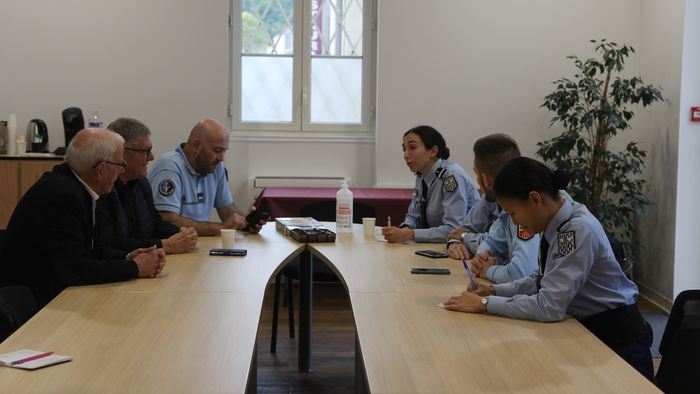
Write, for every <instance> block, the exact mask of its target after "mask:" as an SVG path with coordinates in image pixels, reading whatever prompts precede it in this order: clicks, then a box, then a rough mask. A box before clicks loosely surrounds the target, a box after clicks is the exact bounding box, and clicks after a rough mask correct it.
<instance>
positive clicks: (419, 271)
mask: <svg viewBox="0 0 700 394" xmlns="http://www.w3.org/2000/svg"><path fill="white" fill-rule="evenodd" d="M411 273H412V274H428V275H449V274H450V270H449V269H448V268H418V267H413V268H411Z"/></svg>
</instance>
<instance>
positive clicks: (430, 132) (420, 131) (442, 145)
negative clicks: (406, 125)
mask: <svg viewBox="0 0 700 394" xmlns="http://www.w3.org/2000/svg"><path fill="white" fill-rule="evenodd" d="M410 133H413V134H415V135H417V136H418V138H420V140H421V141H422V142H423V145H424V146H425V149H428V150H430V149H431V148H432V147H433V146H437V148H438V152H437V158H438V159H448V158H449V157H450V149H449V148H448V147H447V143H446V142H445V139H444V138H442V134H440V132H439V131H437V130H435V129H434V128H433V127H431V126H417V127H414V128H412V129H410V130H408V131H407V132H405V133H404V134H403V136H404V138H405V137H406V136H407V135H408V134H410Z"/></svg>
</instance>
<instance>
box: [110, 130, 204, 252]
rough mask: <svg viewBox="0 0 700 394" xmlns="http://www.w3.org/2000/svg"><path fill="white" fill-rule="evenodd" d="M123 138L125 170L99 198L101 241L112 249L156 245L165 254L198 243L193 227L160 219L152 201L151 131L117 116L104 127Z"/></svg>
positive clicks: (189, 248)
mask: <svg viewBox="0 0 700 394" xmlns="http://www.w3.org/2000/svg"><path fill="white" fill-rule="evenodd" d="M107 128H108V129H109V130H112V131H114V132H115V133H117V134H119V135H121V136H122V138H124V158H125V159H126V167H125V168H124V172H122V173H121V174H119V177H118V178H117V180H116V181H115V182H114V187H113V188H112V192H111V193H109V194H107V195H105V196H104V197H102V198H100V200H99V202H98V204H97V208H98V214H99V215H101V217H103V218H104V220H103V223H105V224H106V227H105V228H104V229H103V231H102V235H103V237H102V239H101V240H100V242H102V243H103V244H105V245H108V246H110V247H113V248H117V249H122V250H132V249H136V248H142V247H148V246H151V245H157V246H158V247H159V248H160V247H162V248H163V249H164V250H165V252H166V253H186V252H189V251H191V250H193V249H194V248H195V247H196V246H197V232H196V231H195V229H194V228H192V227H177V226H175V225H173V224H171V223H169V222H166V221H164V220H163V219H161V217H160V215H159V214H158V211H157V210H156V207H155V205H154V204H153V192H152V191H151V185H150V184H149V182H148V179H146V175H147V173H148V163H150V162H151V161H153V153H152V152H151V150H152V149H153V145H152V144H151V131H150V130H149V129H148V127H146V125H145V124H143V123H142V122H140V121H138V120H136V119H133V118H119V119H117V120H115V121H114V122H112V123H110V124H109V126H107Z"/></svg>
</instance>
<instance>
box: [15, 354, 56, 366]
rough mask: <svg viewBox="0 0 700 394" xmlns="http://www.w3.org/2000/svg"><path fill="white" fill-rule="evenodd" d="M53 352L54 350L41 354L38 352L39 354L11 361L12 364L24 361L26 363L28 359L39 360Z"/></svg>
mask: <svg viewBox="0 0 700 394" xmlns="http://www.w3.org/2000/svg"><path fill="white" fill-rule="evenodd" d="M52 354H53V352H46V353H40V354H37V355H34V356H30V357H25V358H21V359H19V360H15V361H13V362H11V363H10V365H18V364H23V363H26V362H27V361H32V360H37V359H40V358H44V357H48V356H50V355H52Z"/></svg>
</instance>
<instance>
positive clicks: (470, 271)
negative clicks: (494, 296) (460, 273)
mask: <svg viewBox="0 0 700 394" xmlns="http://www.w3.org/2000/svg"><path fill="white" fill-rule="evenodd" d="M462 265H464V269H465V270H466V271H467V277H468V278H469V282H470V283H471V285H472V290H474V291H476V289H478V288H479V286H477V285H476V282H475V281H474V276H473V275H472V270H470V269H469V265H467V260H462Z"/></svg>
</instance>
